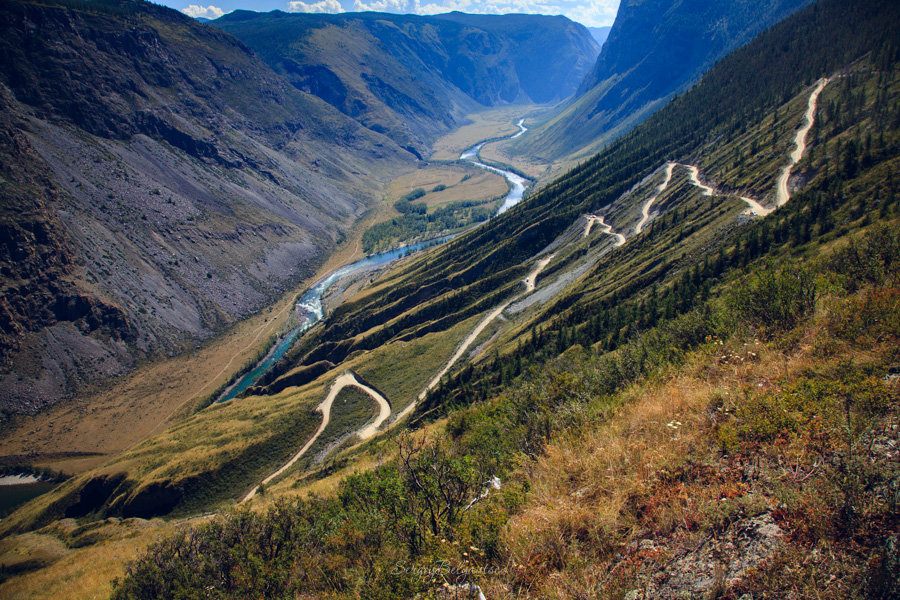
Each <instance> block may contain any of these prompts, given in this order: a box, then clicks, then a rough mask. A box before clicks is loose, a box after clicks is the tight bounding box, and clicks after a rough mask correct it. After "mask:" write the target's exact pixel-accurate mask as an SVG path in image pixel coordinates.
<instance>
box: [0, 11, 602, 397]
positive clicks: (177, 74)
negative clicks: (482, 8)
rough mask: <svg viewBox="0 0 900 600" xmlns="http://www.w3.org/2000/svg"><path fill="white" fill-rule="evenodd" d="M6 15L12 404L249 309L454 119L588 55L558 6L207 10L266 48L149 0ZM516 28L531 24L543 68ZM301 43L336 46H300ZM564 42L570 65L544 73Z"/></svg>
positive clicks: (5, 306)
mask: <svg viewBox="0 0 900 600" xmlns="http://www.w3.org/2000/svg"><path fill="white" fill-rule="evenodd" d="M0 10H2V12H3V21H2V23H3V25H2V28H3V41H2V42H0V55H2V67H0V69H2V70H0V101H2V103H3V111H2V119H3V122H2V125H3V131H4V138H5V143H4V144H3V147H2V150H0V152H2V153H3V155H4V160H3V166H4V169H6V174H5V175H4V186H3V189H2V192H0V193H2V194H3V197H4V202H3V216H2V218H3V231H4V240H5V244H4V246H3V248H4V252H3V255H2V256H0V263H2V265H3V267H2V268H3V274H4V277H3V300H2V311H0V349H2V356H0V365H2V366H0V369H2V372H0V409H2V410H5V411H12V412H34V411H36V410H39V409H40V408H41V407H42V406H44V405H46V404H48V403H53V402H55V401H56V400H58V399H60V398H62V397H71V396H73V395H74V394H77V393H79V392H81V391H84V390H86V389H89V388H91V387H93V386H96V385H97V384H99V383H100V382H102V381H103V380H104V379H107V378H109V377H113V376H118V375H121V374H123V373H127V372H129V371H130V370H132V369H133V368H134V367H135V366H136V365H137V364H140V363H142V362H146V361H148V360H152V359H154V358H158V357H160V356H166V355H168V356H171V355H173V354H176V353H179V352H183V351H184V350H186V349H188V348H193V347H194V346H195V345H196V344H197V343H199V342H201V341H203V340H205V339H208V338H210V337H211V336H212V335H214V334H215V333H217V332H220V331H222V329H223V328H225V327H227V326H229V325H231V324H233V323H235V322H237V321H239V320H240V319H242V318H244V317H246V316H247V315H249V314H251V313H253V312H255V311H258V310H259V309H260V308H261V307H263V306H265V305H266V304H268V303H270V302H271V301H272V300H273V299H274V298H275V297H277V296H278V295H279V294H281V293H283V292H284V291H285V290H286V289H287V288H288V287H290V286H291V285H292V284H295V283H296V282H297V281H299V280H301V279H302V278H303V277H306V276H309V275H310V274H311V273H312V272H314V270H315V267H316V265H318V264H320V263H321V262H322V261H324V259H325V257H327V256H328V254H329V251H330V249H331V248H332V247H333V246H334V245H335V243H336V242H337V241H338V240H340V239H342V237H343V235H344V234H345V233H346V232H347V231H348V229H349V228H350V226H351V225H352V224H353V223H354V222H355V221H356V220H357V219H358V218H359V217H360V215H361V214H363V213H364V212H365V211H366V210H368V209H369V207H371V206H372V205H373V203H374V202H375V201H376V200H379V199H380V196H379V192H378V189H379V188H380V186H382V185H384V184H385V183H386V181H387V175H386V174H388V173H397V172H401V171H402V170H404V169H411V168H414V166H415V163H416V161H418V159H419V158H421V156H422V155H423V154H424V153H426V151H427V148H428V147H429V143H430V142H431V141H433V139H434V137H435V136H436V135H438V134H440V133H442V132H446V131H447V130H449V129H450V128H451V127H454V126H455V125H456V124H457V123H458V122H459V121H460V120H461V118H462V116H461V115H462V114H464V113H467V112H470V111H473V110H475V109H476V107H478V106H481V105H482V104H488V105H490V104H493V103H503V102H511V101H514V100H522V99H524V98H531V96H534V98H536V99H537V100H540V101H546V100H549V99H552V98H555V97H558V96H559V95H560V94H564V93H568V92H570V91H572V90H574V89H575V87H576V86H577V84H578V82H579V81H580V79H581V77H582V75H583V73H584V72H586V70H587V68H588V67H589V65H590V63H591V62H592V60H593V58H594V56H595V55H596V53H597V47H596V45H595V44H594V43H593V41H592V39H591V38H590V36H589V34H588V33H587V31H586V30H585V29H584V28H583V27H581V26H579V25H576V24H574V23H572V22H571V21H568V20H567V19H564V18H544V17H533V18H532V17H521V18H519V17H516V18H514V19H513V20H512V21H514V26H511V25H509V24H508V23H507V21H510V19H506V18H500V19H484V18H478V19H476V20H475V23H476V24H477V26H476V24H467V23H466V21H467V19H466V18H464V17H461V16H459V15H448V16H446V18H442V19H417V18H405V17H393V16H389V15H376V16H369V15H358V16H342V17H339V18H329V17H327V16H315V17H304V16H302V15H288V14H285V13H271V14H267V15H254V14H250V13H242V12H238V13H234V14H232V15H229V16H228V17H227V18H225V19H220V21H222V23H221V24H220V25H221V26H222V27H223V28H230V29H234V30H235V32H238V33H241V34H242V35H244V36H245V37H246V39H247V40H248V43H251V44H252V42H253V41H254V40H255V39H263V40H266V41H267V43H269V44H270V45H269V46H260V47H258V48H257V50H256V52H255V51H254V50H252V49H251V48H250V47H248V46H247V45H245V44H244V43H243V42H241V41H239V40H238V39H235V38H234V37H232V36H231V35H229V34H228V33H224V32H223V31H221V30H220V29H216V28H213V27H210V26H208V25H203V24H200V23H198V22H196V21H194V20H191V19H189V18H188V17H186V16H184V15H181V14H180V13H177V12H175V11H172V10H169V9H166V8H163V7H159V6H155V5H153V4H150V3H144V2H135V1H124V2H108V3H107V2H104V3H96V2H84V3H75V4H71V3H65V2H59V3H56V2H49V3H31V2H8V3H5V4H4V5H3V7H2V8H0ZM482 21H484V22H485V23H486V24H485V23H482ZM512 21H510V22H512ZM217 24H218V22H217ZM511 30H515V31H522V32H524V33H525V34H527V35H534V36H536V37H538V38H540V37H541V36H544V37H545V38H547V42H546V46H545V47H543V48H542V51H543V52H544V53H545V55H546V56H547V57H550V58H552V59H553V61H552V62H547V61H546V60H545V61H544V62H543V63H540V62H538V61H535V60H534V59H533V56H531V55H529V54H528V53H529V52H533V46H531V45H525V44H523V43H522V41H521V40H520V39H518V38H515V37H514V36H512V35H511V34H510V33H509V32H510V31H511ZM254 31H256V32H261V33H258V34H254V33H253V32H254ZM434 32H436V35H435V36H434V38H432V35H431V33H434ZM254 35H258V36H259V37H258V38H255V37H254ZM294 35H295V36H301V37H302V36H306V37H302V39H300V41H297V40H298V39H299V38H297V39H295V38H291V37H289V36H294ZM286 36H287V37H286ZM316 40H324V42H322V43H324V44H325V45H326V46H327V45H329V44H330V45H331V46H330V48H331V50H327V49H325V48H320V49H319V50H318V51H317V52H316V54H315V55H310V54H309V52H307V53H306V54H304V53H303V51H298V48H300V49H302V48H304V47H305V48H306V49H307V50H308V49H309V47H311V46H310V45H316V44H318V45H319V46H321V45H322V43H320V42H316ZM304 44H306V46H304ZM288 47H290V48H292V49H293V50H291V52H290V53H286V54H284V55H279V56H280V58H278V59H277V60H276V59H275V58H274V56H275V53H276V52H277V51H278V49H279V48H288ZM351 48H352V49H354V50H353V51H352V52H351V51H350V49H351ZM257 52H258V54H257ZM354 52H355V54H354ZM559 56H565V59H566V62H567V63H570V64H571V65H572V68H571V69H568V70H566V69H563V70H560V69H556V68H554V65H555V64H556V63H555V60H556V59H557V58H559ZM260 57H261V58H260ZM570 59H571V60H570ZM363 60H365V63H366V65H367V66H366V68H365V69H363V70H359V69H357V68H356V66H355V65H358V64H359V62H360V61H363ZM264 61H269V62H271V63H272V64H273V67H274V68H275V69H276V70H273V68H271V67H269V66H268V65H267V64H266V63H265V62H264ZM523 64H531V69H530V70H529V71H528V72H526V71H525V70H524V69H523V68H522V65H523ZM517 69H520V70H521V71H522V72H521V74H520V73H519V71H517ZM342 78H343V79H342ZM388 105H389V106H390V107H391V108H388Z"/></svg>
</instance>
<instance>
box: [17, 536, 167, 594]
mask: <svg viewBox="0 0 900 600" xmlns="http://www.w3.org/2000/svg"><path fill="white" fill-rule="evenodd" d="M67 521H70V520H67ZM66 525H67V523H66V522H62V523H61V525H60V526H56V527H55V529H53V528H52V527H51V528H46V529H44V530H41V532H39V533H26V534H22V535H18V536H13V537H10V538H6V539H4V540H3V541H2V542H0V564H2V565H6V566H10V565H13V564H15V563H14V562H13V559H14V558H15V557H14V556H11V554H13V553H16V554H18V555H19V556H20V557H21V556H25V555H42V556H43V557H44V559H45V561H46V562H45V563H44V564H45V565H46V566H44V567H43V568H40V569H36V570H30V571H27V572H24V573H22V574H20V575H17V576H14V577H12V578H10V579H8V580H6V581H5V582H3V583H2V584H0V597H2V598H8V599H9V600H13V599H17V600H19V599H21V600H26V599H27V600H38V599H57V598H65V599H66V600H69V599H72V600H89V599H90V600H95V599H97V600H99V599H104V600H105V599H106V598H108V597H109V594H110V592H111V591H112V581H113V579H115V578H116V577H121V576H122V575H124V572H125V564H126V563H127V562H128V561H131V560H134V559H135V558H137V556H138V555H139V554H140V553H141V552H143V551H144V549H145V548H146V547H147V546H149V545H150V544H152V543H153V542H155V541H157V540H158V539H160V538H161V537H163V536H165V535H168V534H170V533H171V532H172V531H173V530H174V528H175V526H174V525H172V524H167V523H164V522H163V521H160V520H158V519H156V520H153V521H142V520H139V519H129V520H128V521H121V522H116V521H113V522H104V521H101V522H98V523H96V524H93V525H97V526H98V527H97V528H98V529H101V530H102V531H101V533H102V535H103V536H104V538H105V539H101V540H100V541H97V542H96V543H93V544H89V545H85V546H82V547H77V548H69V547H67V545H66V544H65V543H64V542H63V540H62V539H61V537H62V536H61V534H64V533H68V532H66V531H65V529H66V527H65V526H66ZM68 525H69V527H68V529H69V530H71V529H73V528H74V527H76V526H75V525H74V523H68ZM10 547H12V549H10ZM49 552H52V555H48V553H49Z"/></svg>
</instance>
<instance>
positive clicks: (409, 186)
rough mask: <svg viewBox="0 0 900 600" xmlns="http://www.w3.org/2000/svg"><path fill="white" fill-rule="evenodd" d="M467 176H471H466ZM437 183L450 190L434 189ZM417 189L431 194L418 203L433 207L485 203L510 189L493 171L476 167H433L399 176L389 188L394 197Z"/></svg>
mask: <svg viewBox="0 0 900 600" xmlns="http://www.w3.org/2000/svg"><path fill="white" fill-rule="evenodd" d="M466 176H468V179H465V177H466ZM464 179H465V181H463V180H464ZM437 185H443V186H446V188H447V189H445V190H442V191H438V192H433V191H432V190H433V189H434V188H435V186H437ZM417 188H421V189H423V190H425V191H426V192H428V193H427V194H425V195H424V196H423V197H422V198H420V199H419V200H416V203H417V204H425V205H426V206H427V207H428V209H429V210H433V209H435V208H439V207H441V206H445V205H447V204H452V203H454V202H464V201H473V202H482V201H486V200H492V199H494V198H500V197H502V196H504V195H505V194H506V192H507V190H508V186H507V184H506V180H505V179H504V178H503V177H501V176H500V175H497V174H496V173H491V172H490V171H485V170H483V169H478V168H476V167H463V166H459V167H457V166H430V167H425V168H422V169H418V170H416V171H413V172H412V173H407V174H406V175H402V176H400V177H398V178H397V179H395V180H394V181H393V182H391V185H390V186H389V187H388V194H389V196H390V199H391V200H396V199H399V198H402V197H403V196H404V195H405V194H408V193H409V192H411V191H413V190H415V189H417Z"/></svg>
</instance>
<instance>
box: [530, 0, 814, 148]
mask: <svg viewBox="0 0 900 600" xmlns="http://www.w3.org/2000/svg"><path fill="white" fill-rule="evenodd" d="M809 2H810V0H733V1H731V2H720V1H718V0H625V1H623V2H622V4H621V5H620V7H619V13H618V15H617V16H616V20H615V23H614V24H613V26H612V29H611V30H610V32H609V38H608V39H607V42H606V44H605V45H604V46H603V50H602V52H601V53H600V56H599V58H598V59H597V63H596V64H595V65H594V68H593V69H592V70H591V72H590V74H589V75H588V76H587V77H586V78H585V80H584V81H583V82H582V84H581V86H580V87H579V89H578V98H577V99H576V100H575V101H573V102H572V103H571V105H569V106H568V107H566V108H565V110H563V111H562V112H561V113H560V114H559V115H557V117H556V118H554V119H552V120H551V121H549V122H548V123H547V124H545V125H544V126H543V127H541V128H540V129H539V130H536V131H534V135H533V136H532V137H531V139H529V140H528V148H527V149H526V150H527V151H529V152H531V153H532V154H533V155H535V156H540V157H542V158H544V159H549V158H559V157H561V156H566V155H572V154H579V155H584V156H586V155H589V154H590V153H591V152H593V151H595V150H596V149H598V148H599V147H601V146H602V145H604V144H605V143H607V142H608V141H609V140H610V139H611V138H613V137H615V136H617V135H618V134H620V133H621V132H622V131H624V130H627V129H628V128H630V127H632V126H634V124H636V123H638V122H640V121H641V120H643V119H645V118H647V116H649V115H650V114H651V113H652V112H653V111H655V110H657V109H658V108H660V107H661V106H662V105H663V104H664V103H665V101H666V100H667V99H669V98H670V97H672V95H674V94H675V93H677V92H679V91H683V90H685V89H686V88H687V87H688V86H689V85H690V84H691V83H692V82H694V81H696V80H697V79H698V78H699V77H700V75H701V74H702V73H703V72H704V71H706V70H707V69H708V68H709V67H711V66H712V65H713V64H714V63H715V61H716V60H717V59H718V58H721V57H722V56H724V55H725V54H726V53H728V52H729V51H730V50H732V49H734V48H736V47H737V46H740V45H743V44H745V43H747V42H749V41H750V40H751V39H753V37H754V36H755V35H756V34H757V33H758V32H760V31H762V30H763V29H764V28H766V27H768V26H769V25H771V24H773V23H775V22H777V21H779V20H781V19H783V18H784V17H786V16H787V15H789V14H791V13H792V12H794V11H795V10H797V9H799V8H801V7H802V6H805V5H807V4H809Z"/></svg>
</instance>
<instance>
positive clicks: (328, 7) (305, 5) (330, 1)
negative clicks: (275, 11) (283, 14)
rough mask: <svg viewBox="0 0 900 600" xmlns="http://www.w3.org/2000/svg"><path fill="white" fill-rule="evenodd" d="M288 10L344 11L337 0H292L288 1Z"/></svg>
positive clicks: (309, 11) (305, 11)
mask: <svg viewBox="0 0 900 600" xmlns="http://www.w3.org/2000/svg"><path fill="white" fill-rule="evenodd" d="M288 12H301V13H339V12H344V9H343V7H341V3H340V2H338V0H320V1H319V2H300V0H292V1H291V2H288Z"/></svg>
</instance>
